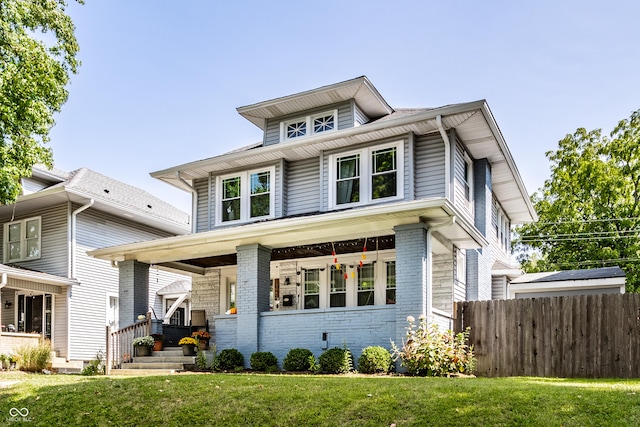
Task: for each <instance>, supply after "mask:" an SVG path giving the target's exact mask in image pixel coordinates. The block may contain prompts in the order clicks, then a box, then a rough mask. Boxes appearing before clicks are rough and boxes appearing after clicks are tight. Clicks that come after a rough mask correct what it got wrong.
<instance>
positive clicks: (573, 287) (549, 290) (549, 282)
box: [507, 266, 626, 299]
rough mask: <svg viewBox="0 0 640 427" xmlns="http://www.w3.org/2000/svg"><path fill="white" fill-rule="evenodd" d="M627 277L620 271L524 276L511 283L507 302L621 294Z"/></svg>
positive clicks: (532, 274)
mask: <svg viewBox="0 0 640 427" xmlns="http://www.w3.org/2000/svg"><path fill="white" fill-rule="evenodd" d="M625 285H626V276H625V273H624V271H622V269H621V268H620V267H617V266H616V267H603V268H591V269H588V270H563V271H548V272H542V273H529V274H524V275H522V276H520V277H518V278H517V279H513V280H511V282H510V283H509V285H508V294H507V295H508V298H510V299H511V298H541V297H559V296H571V295H603V294H623V293H624V292H625Z"/></svg>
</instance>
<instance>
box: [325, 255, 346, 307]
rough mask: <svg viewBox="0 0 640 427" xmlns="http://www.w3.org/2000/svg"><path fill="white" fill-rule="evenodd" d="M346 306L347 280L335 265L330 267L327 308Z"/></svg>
mask: <svg viewBox="0 0 640 427" xmlns="http://www.w3.org/2000/svg"><path fill="white" fill-rule="evenodd" d="M346 305H347V279H345V278H344V273H343V272H342V270H338V269H337V268H336V266H335V265H332V266H331V293H330V294H329V307H345V306H346Z"/></svg>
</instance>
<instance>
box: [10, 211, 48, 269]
mask: <svg viewBox="0 0 640 427" xmlns="http://www.w3.org/2000/svg"><path fill="white" fill-rule="evenodd" d="M40 225H41V218H40V217H37V218H27V219H23V220H20V221H14V222H9V223H7V224H5V225H4V247H5V251H4V262H17V261H26V260H30V259H38V258H40V239H41V227H40Z"/></svg>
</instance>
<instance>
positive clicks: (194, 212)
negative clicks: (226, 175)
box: [176, 171, 198, 233]
mask: <svg viewBox="0 0 640 427" xmlns="http://www.w3.org/2000/svg"><path fill="white" fill-rule="evenodd" d="M176 178H178V181H180V182H181V183H183V184H184V186H185V187H187V188H188V189H189V191H191V194H192V195H193V197H192V198H191V232H192V233H195V232H196V224H197V223H198V221H197V220H198V192H197V191H196V189H195V188H193V186H192V185H190V184H189V183H188V182H187V181H185V180H184V179H183V178H182V177H181V176H180V171H177V172H176Z"/></svg>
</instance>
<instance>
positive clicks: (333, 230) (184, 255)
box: [88, 198, 489, 274]
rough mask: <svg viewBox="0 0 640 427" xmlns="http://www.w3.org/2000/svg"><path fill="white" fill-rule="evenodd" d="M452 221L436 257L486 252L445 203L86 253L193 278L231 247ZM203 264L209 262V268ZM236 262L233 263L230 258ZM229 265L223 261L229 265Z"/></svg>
mask: <svg viewBox="0 0 640 427" xmlns="http://www.w3.org/2000/svg"><path fill="white" fill-rule="evenodd" d="M452 216H455V217H456V221H455V222H454V224H453V225H451V226H449V227H443V228H439V229H438V232H437V233H436V234H435V235H434V236H435V239H434V248H435V250H436V251H438V250H439V251H444V250H448V248H449V247H450V245H452V244H453V245H456V246H457V247H459V248H463V249H472V248H480V247H485V246H487V245H488V244H489V243H488V241H487V240H486V239H485V238H484V237H483V236H482V234H481V233H480V232H479V231H478V230H477V229H476V228H475V226H474V225H473V222H472V220H471V219H470V218H469V217H468V216H466V215H465V214H462V213H461V212H459V211H458V209H457V208H456V207H455V206H453V205H452V204H451V202H450V201H449V200H447V199H445V198H437V199H428V200H416V201H409V202H397V203H391V204H384V205H377V206H368V207H363V208H358V209H348V210H344V211H337V212H327V213H322V214H318V215H309V216H301V217H292V218H281V219H276V220H269V221H263V222H257V223H252V224H245V225H239V226H234V227H227V228H222V229H216V230H211V231H207V232H203V233H196V234H191V235H187V236H175V237H169V238H165V239H158V240H152V241H147V242H139V243H132V244H127V245H121V246H115V247H110V248H103V249H97V250H93V251H89V252H88V254H89V255H90V256H93V257H96V258H100V259H107V260H111V261H126V260H137V261H140V262H144V263H148V264H157V265H163V266H165V267H170V268H175V269H179V270H184V271H190V272H193V273H198V274H204V273H205V272H206V269H207V268H208V267H216V266H220V265H221V264H215V262H216V261H215V260H214V259H213V258H215V257H218V260H217V261H218V262H219V261H220V259H221V258H224V257H227V258H231V257H234V256H235V253H236V247H238V246H241V245H248V244H260V245H263V246H268V247H270V248H273V249H278V248H293V247H296V246H304V245H314V244H318V243H325V242H332V241H346V240H357V239H363V238H375V237H381V236H391V235H394V234H395V233H394V227H396V226H399V225H405V224H415V223H419V222H422V223H425V224H426V225H427V227H428V226H431V225H435V224H439V223H442V222H443V221H446V220H448V219H449V218H450V217H452ZM207 259H210V260H211V261H210V262H208V261H207ZM233 259H235V258H233ZM230 262H232V261H227V264H229V263H230Z"/></svg>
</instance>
